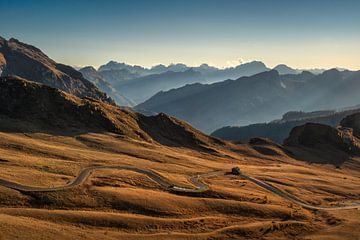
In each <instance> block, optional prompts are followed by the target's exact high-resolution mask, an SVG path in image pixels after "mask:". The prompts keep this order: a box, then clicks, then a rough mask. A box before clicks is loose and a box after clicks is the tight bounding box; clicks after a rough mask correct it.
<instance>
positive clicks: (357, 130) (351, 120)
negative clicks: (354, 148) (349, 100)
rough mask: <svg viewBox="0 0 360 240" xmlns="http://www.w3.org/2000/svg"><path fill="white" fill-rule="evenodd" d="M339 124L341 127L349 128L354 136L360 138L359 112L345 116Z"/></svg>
mask: <svg viewBox="0 0 360 240" xmlns="http://www.w3.org/2000/svg"><path fill="white" fill-rule="evenodd" d="M340 125H341V126H342V127H347V128H351V129H352V130H353V133H354V135H355V136H356V137H358V138H360V113H354V114H352V115H349V116H347V117H345V118H344V119H343V120H342V121H341V122H340Z"/></svg>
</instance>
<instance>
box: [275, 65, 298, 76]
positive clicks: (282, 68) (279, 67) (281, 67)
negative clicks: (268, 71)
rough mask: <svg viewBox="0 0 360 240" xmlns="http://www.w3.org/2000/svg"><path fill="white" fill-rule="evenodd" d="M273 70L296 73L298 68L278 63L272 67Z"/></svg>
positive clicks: (282, 72) (281, 72)
mask: <svg viewBox="0 0 360 240" xmlns="http://www.w3.org/2000/svg"><path fill="white" fill-rule="evenodd" d="M273 69H274V70H276V71H278V72H279V73H280V74H297V73H298V70H296V69H294V68H291V67H289V66H287V65H285V64H279V65H277V66H276V67H274V68H273Z"/></svg>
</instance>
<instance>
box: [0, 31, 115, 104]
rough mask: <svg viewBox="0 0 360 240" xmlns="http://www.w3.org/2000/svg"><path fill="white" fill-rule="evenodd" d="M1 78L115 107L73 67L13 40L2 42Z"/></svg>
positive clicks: (0, 44)
mask: <svg viewBox="0 0 360 240" xmlns="http://www.w3.org/2000/svg"><path fill="white" fill-rule="evenodd" d="M0 69H1V76H11V75H17V76H19V77H23V78H26V79H28V80H30V81H34V82H39V83H43V84H46V85H48V86H51V87H55V88H59V89H61V90H63V91H65V92H68V93H70V94H74V95H76V96H78V97H92V98H95V99H100V100H102V101H105V102H108V103H114V102H113V100H112V99H110V98H108V97H107V96H106V94H104V93H103V92H101V91H100V90H99V89H98V88H97V87H96V86H95V85H94V84H92V83H91V82H89V81H88V80H86V79H85V78H84V77H83V76H82V74H81V73H80V72H78V71H76V70H75V69H73V68H72V67H70V66H66V65H63V64H60V63H56V62H55V61H54V60H52V59H50V58H49V57H48V56H46V55H45V54H44V53H43V52H41V50H40V49H38V48H36V47H34V46H31V45H28V44H25V43H22V42H20V41H18V40H16V39H13V38H11V39H10V40H9V41H7V40H5V39H4V38H0Z"/></svg>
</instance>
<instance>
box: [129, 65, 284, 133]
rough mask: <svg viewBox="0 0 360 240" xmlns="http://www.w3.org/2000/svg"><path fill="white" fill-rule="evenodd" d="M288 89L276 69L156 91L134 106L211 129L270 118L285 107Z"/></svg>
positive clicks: (208, 130) (201, 127) (203, 128)
mask: <svg viewBox="0 0 360 240" xmlns="http://www.w3.org/2000/svg"><path fill="white" fill-rule="evenodd" d="M287 92H288V90H287V89H286V88H284V87H283V86H282V82H281V79H280V75H279V74H278V72H277V71H268V72H263V73H260V74H256V75H254V76H251V77H242V78H239V79H237V80H227V81H224V82H218V83H214V84H205V85H204V84H199V83H196V84H192V85H187V86H184V87H181V88H178V89H173V90H170V91H167V92H159V93H157V94H156V95H155V96H153V97H152V98H150V99H149V100H147V101H146V102H144V103H142V104H140V105H137V106H136V109H146V110H150V111H154V112H166V113H168V114H170V115H173V116H177V117H179V118H181V119H184V120H186V121H188V122H190V123H191V124H193V125H194V126H195V127H197V128H200V129H202V130H204V131H205V132H211V131H213V130H215V129H217V128H219V127H222V126H225V125H230V124H234V123H236V124H249V123H251V122H253V120H254V119H262V121H267V120H270V119H274V118H276V117H278V116H280V115H281V113H282V112H284V111H283V110H284V109H288V108H290V107H291V106H288V105H289V103H288V102H287V101H286V97H287V94H288V93H287Z"/></svg>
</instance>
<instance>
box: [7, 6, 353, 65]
mask: <svg viewBox="0 0 360 240" xmlns="http://www.w3.org/2000/svg"><path fill="white" fill-rule="evenodd" d="M0 13H1V15H0V35H1V36H3V37H5V38H10V37H15V38H18V39H19V40H21V41H24V42H27V43H30V44H33V45H35V46H37V47H39V48H41V49H42V50H43V51H44V52H46V53H47V54H48V55H49V56H50V57H52V58H53V59H55V60H56V61H59V62H63V63H66V64H70V65H94V66H99V65H101V64H103V63H105V62H107V61H109V60H117V61H121V62H128V63H132V64H139V65H145V66H151V65H154V64H157V63H164V64H168V63H171V62H183V63H186V64H189V65H199V64H201V63H203V62H206V63H209V64H213V65H216V66H226V65H234V64H237V63H238V62H239V60H242V61H250V60H261V61H264V62H265V63H266V64H267V65H269V66H274V65H276V64H278V63H285V64H288V65H291V66H293V67H298V68H312V67H326V68H330V67H337V66H338V67H347V68H350V69H360V1H357V0H353V1H350V0H338V1H333V0H326V1H325V0H313V1H308V0H302V1H295V0H287V1H281V0H278V1H276V0H273V1H270V0H267V1H266V0H262V1H261V0H247V1H245V0H244V1H242V0H166V1H165V0H164V1H160V0H143V1H141V0H131V1H127V0H77V1H75V0H46V1H45V0H32V1H30V0H23V1H21V0H18V1H17V0H0Z"/></svg>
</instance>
